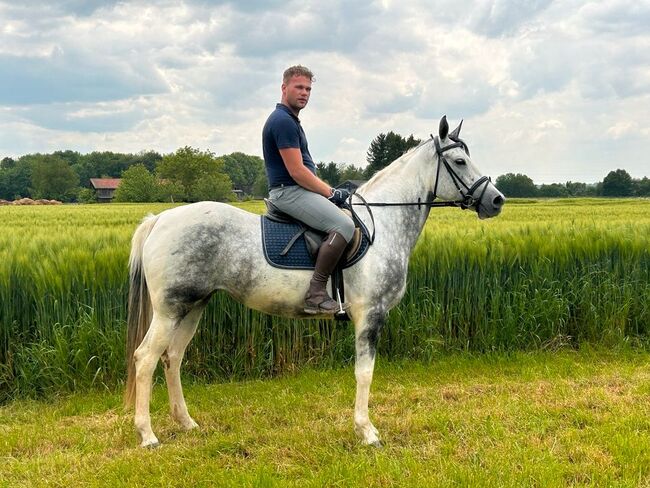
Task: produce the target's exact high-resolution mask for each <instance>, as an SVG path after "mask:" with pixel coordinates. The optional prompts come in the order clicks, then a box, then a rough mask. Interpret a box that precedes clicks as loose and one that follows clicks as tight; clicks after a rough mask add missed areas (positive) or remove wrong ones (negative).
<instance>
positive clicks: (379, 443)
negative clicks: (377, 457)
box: [368, 440, 384, 449]
mask: <svg viewBox="0 0 650 488" xmlns="http://www.w3.org/2000/svg"><path fill="white" fill-rule="evenodd" d="M368 445H369V446H372V447H374V448H375V449H382V448H383V447H384V445H383V444H382V443H381V441H379V440H377V441H374V442H371V443H370V444H368Z"/></svg>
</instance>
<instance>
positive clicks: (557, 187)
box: [537, 183, 569, 198]
mask: <svg viewBox="0 0 650 488" xmlns="http://www.w3.org/2000/svg"><path fill="white" fill-rule="evenodd" d="M537 194H538V195H539V196H540V197H550V198H562V197H568V196H569V190H567V187H566V186H565V185H563V184H562V183H551V184H549V185H541V186H540V187H539V190H538V192H537Z"/></svg>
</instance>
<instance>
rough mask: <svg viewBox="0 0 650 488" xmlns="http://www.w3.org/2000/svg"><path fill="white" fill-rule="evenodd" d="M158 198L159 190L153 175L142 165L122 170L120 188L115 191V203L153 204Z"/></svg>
mask: <svg viewBox="0 0 650 488" xmlns="http://www.w3.org/2000/svg"><path fill="white" fill-rule="evenodd" d="M159 197H160V188H159V186H158V183H157V182H156V178H155V176H154V175H152V174H151V173H149V171H147V168H146V167H145V166H144V164H135V165H133V166H131V167H130V168H128V169H126V170H124V173H122V181H121V182H120V186H118V187H117V190H115V201H117V202H155V201H157V200H158V199H159Z"/></svg>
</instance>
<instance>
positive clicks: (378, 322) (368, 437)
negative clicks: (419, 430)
mask: <svg viewBox="0 0 650 488" xmlns="http://www.w3.org/2000/svg"><path fill="white" fill-rule="evenodd" d="M385 320H386V315H385V314H384V313H382V312H370V313H367V314H366V315H365V316H364V317H363V319H362V320H360V321H359V322H357V323H355V337H356V342H355V346H356V362H355V365H354V374H355V376H356V379H357V397H356V401H355V404H354V430H355V431H356V433H357V435H359V437H361V440H362V441H363V443H364V444H368V445H371V446H375V447H381V442H380V441H379V432H378V431H377V429H376V428H375V426H374V425H372V422H370V417H369V416H368V398H369V397H370V384H371V383H372V375H373V371H374V369H375V355H376V352H377V342H378V340H379V333H380V331H381V329H382V327H383V326H384V322H385Z"/></svg>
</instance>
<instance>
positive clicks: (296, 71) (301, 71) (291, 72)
mask: <svg viewBox="0 0 650 488" xmlns="http://www.w3.org/2000/svg"><path fill="white" fill-rule="evenodd" d="M294 76H305V77H307V78H309V79H310V80H311V81H314V73H312V72H311V70H310V69H309V68H305V67H304V66H302V65H300V64H297V65H295V66H291V67H289V68H287V69H285V70H284V74H283V75H282V83H284V84H285V85H286V84H287V83H288V81H289V80H290V79H291V78H293V77H294Z"/></svg>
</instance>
